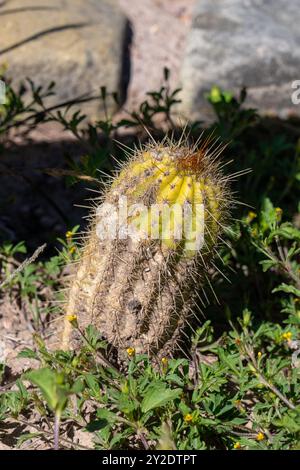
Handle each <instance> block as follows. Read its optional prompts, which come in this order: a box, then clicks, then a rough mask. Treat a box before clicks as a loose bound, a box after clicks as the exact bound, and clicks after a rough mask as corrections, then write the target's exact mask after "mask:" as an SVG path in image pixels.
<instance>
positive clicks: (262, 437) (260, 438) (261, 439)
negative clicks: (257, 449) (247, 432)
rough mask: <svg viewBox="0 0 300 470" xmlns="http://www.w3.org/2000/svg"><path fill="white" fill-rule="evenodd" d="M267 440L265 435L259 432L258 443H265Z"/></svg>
mask: <svg viewBox="0 0 300 470" xmlns="http://www.w3.org/2000/svg"><path fill="white" fill-rule="evenodd" d="M264 439H265V435H264V434H263V433H262V432H259V433H258V434H257V435H256V440H257V441H263V440H264Z"/></svg>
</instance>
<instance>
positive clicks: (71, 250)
mask: <svg viewBox="0 0 300 470" xmlns="http://www.w3.org/2000/svg"><path fill="white" fill-rule="evenodd" d="M75 251H76V246H71V248H70V249H69V253H70V255H72V254H73V253H74V252H75Z"/></svg>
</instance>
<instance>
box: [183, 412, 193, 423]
mask: <svg viewBox="0 0 300 470" xmlns="http://www.w3.org/2000/svg"><path fill="white" fill-rule="evenodd" d="M184 421H185V422H186V423H190V422H191V421H193V416H192V415H191V414H190V413H188V414H187V415H185V417H184Z"/></svg>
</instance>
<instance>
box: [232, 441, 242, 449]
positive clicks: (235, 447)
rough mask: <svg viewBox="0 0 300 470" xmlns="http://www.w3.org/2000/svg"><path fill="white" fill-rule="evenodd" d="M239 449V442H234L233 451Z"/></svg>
mask: <svg viewBox="0 0 300 470" xmlns="http://www.w3.org/2000/svg"><path fill="white" fill-rule="evenodd" d="M241 447H242V446H241V443H240V442H235V444H234V446H233V448H234V449H241Z"/></svg>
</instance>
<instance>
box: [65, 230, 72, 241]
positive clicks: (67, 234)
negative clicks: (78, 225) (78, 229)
mask: <svg viewBox="0 0 300 470" xmlns="http://www.w3.org/2000/svg"><path fill="white" fill-rule="evenodd" d="M72 237H73V232H71V231H70V230H68V231H67V233H66V238H68V239H70V238H72Z"/></svg>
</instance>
